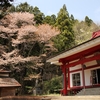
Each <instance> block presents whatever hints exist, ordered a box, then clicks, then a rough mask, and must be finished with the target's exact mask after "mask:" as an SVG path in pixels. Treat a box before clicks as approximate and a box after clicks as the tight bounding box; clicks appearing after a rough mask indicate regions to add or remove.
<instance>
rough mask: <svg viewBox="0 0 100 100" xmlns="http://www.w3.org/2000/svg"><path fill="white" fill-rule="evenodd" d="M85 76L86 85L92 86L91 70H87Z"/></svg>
mask: <svg viewBox="0 0 100 100" xmlns="http://www.w3.org/2000/svg"><path fill="white" fill-rule="evenodd" d="M84 75H85V85H86V86H88V85H90V84H91V83H90V76H91V71H90V69H89V70H85V71H84Z"/></svg>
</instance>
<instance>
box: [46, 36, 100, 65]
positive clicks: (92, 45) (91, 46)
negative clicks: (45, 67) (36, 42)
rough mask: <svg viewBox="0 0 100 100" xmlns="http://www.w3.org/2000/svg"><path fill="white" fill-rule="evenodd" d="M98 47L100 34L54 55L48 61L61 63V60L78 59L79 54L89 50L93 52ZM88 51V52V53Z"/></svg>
mask: <svg viewBox="0 0 100 100" xmlns="http://www.w3.org/2000/svg"><path fill="white" fill-rule="evenodd" d="M97 49H100V36H99V37H97V38H94V39H91V40H89V41H86V42H84V43H82V44H80V45H78V46H76V47H74V48H72V49H70V50H67V51H65V52H63V53H61V54H58V55H57V56H54V57H52V58H50V59H48V60H47V62H50V63H51V64H56V65H61V63H60V62H59V61H60V60H64V59H66V60H68V61H73V60H76V59H77V58H78V57H79V56H83V55H82V54H83V53H84V55H88V54H89V52H90V53H93V52H94V51H96V50H97ZM86 52H88V54H86ZM76 54H77V56H76Z"/></svg>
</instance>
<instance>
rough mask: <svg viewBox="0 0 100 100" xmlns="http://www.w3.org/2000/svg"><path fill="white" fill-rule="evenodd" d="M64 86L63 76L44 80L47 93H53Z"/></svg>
mask: <svg viewBox="0 0 100 100" xmlns="http://www.w3.org/2000/svg"><path fill="white" fill-rule="evenodd" d="M61 88H62V77H61V76H60V77H54V78H52V79H51V80H49V81H45V82H44V92H45V94H52V93H54V92H55V91H57V90H59V89H61Z"/></svg>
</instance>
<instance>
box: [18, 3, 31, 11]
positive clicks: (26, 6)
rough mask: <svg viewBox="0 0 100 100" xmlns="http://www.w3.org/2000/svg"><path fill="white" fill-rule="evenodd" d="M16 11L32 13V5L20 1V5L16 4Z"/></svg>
mask: <svg viewBox="0 0 100 100" xmlns="http://www.w3.org/2000/svg"><path fill="white" fill-rule="evenodd" d="M16 12H29V13H33V7H32V6H30V5H29V4H28V3H27V2H25V3H21V4H20V5H18V6H16Z"/></svg>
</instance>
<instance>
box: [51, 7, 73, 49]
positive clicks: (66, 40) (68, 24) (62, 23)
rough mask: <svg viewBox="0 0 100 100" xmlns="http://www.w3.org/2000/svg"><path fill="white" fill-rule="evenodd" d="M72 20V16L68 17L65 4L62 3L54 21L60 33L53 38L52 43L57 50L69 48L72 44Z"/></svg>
mask: <svg viewBox="0 0 100 100" xmlns="http://www.w3.org/2000/svg"><path fill="white" fill-rule="evenodd" d="M73 20H74V18H73V19H70V17H69V13H68V11H67V8H66V5H63V7H62V8H61V9H60V11H59V13H58V16H57V20H56V23H55V26H57V27H58V28H59V29H60V31H61V34H60V35H58V36H57V37H56V38H54V39H53V41H54V43H55V44H54V45H55V47H56V48H57V49H58V50H59V51H62V50H65V49H69V48H70V47H72V45H73V44H74V31H73Z"/></svg>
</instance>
